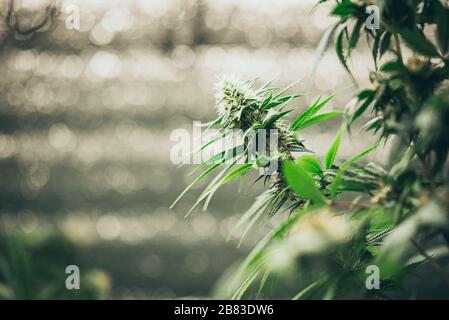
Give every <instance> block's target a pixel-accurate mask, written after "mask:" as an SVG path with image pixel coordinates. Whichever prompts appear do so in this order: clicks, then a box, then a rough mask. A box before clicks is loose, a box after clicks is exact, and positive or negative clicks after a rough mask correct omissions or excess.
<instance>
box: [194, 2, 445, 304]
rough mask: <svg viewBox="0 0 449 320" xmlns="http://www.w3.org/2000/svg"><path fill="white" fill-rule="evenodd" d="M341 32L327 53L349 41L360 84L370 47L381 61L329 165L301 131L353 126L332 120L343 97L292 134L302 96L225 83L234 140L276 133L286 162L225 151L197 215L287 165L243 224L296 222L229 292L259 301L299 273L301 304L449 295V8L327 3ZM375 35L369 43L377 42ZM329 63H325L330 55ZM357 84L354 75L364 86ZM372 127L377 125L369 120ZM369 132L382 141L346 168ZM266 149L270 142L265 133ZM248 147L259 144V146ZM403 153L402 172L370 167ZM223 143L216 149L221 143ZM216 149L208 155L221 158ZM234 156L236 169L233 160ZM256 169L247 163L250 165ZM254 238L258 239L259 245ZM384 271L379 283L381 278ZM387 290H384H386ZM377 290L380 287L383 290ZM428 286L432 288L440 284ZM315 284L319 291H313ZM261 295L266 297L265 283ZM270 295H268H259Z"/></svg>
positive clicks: (350, 110) (315, 110) (222, 96)
mask: <svg viewBox="0 0 449 320" xmlns="http://www.w3.org/2000/svg"><path fill="white" fill-rule="evenodd" d="M319 2H320V3H325V2H326V3H328V5H329V6H332V11H331V15H333V16H335V17H337V18H338V19H337V20H338V21H337V22H336V24H335V25H333V26H332V27H331V28H330V29H329V31H328V32H327V33H326V34H325V36H324V37H323V40H322V43H321V45H320V48H319V50H323V49H324V48H326V47H327V45H328V43H329V42H331V41H332V39H335V41H334V43H335V49H336V54H337V56H338V58H339V60H340V61H341V63H342V65H343V67H344V68H345V69H346V70H347V72H348V74H349V75H352V74H351V68H350V63H348V62H349V61H350V58H351V53H352V52H353V51H354V50H357V47H358V45H359V43H360V42H361V39H363V38H365V39H366V43H367V45H368V46H369V49H370V50H371V54H372V60H373V62H374V63H373V70H372V71H371V72H370V73H369V74H368V75H367V77H368V78H369V80H370V82H371V86H370V87H369V88H366V89H362V90H361V91H360V92H359V93H358V94H357V96H356V98H355V103H349V104H348V106H349V107H347V108H346V110H345V113H344V118H343V121H342V127H341V129H340V130H339V132H338V133H337V135H336V138H335V141H334V142H333V143H332V145H331V148H330V149H329V151H328V153H327V155H326V156H325V158H324V159H323V161H320V159H318V158H317V157H316V156H315V155H314V154H313V152H312V150H309V149H308V148H307V147H306V142H304V141H302V140H300V138H299V137H298V135H299V134H300V131H301V130H302V129H304V128H306V127H309V126H311V125H315V124H318V123H320V122H322V121H326V120H328V119H330V118H334V117H336V116H338V115H339V113H338V112H326V113H321V114H319V111H320V110H321V109H322V108H323V107H324V106H325V105H326V104H327V102H328V101H329V100H330V99H331V97H329V98H326V99H324V100H322V99H318V100H317V101H316V102H315V103H314V104H313V105H312V106H310V107H309V108H307V109H306V111H305V112H304V113H302V114H301V115H300V116H299V117H298V118H296V119H294V120H293V122H292V124H291V125H288V124H287V121H286V117H287V116H288V114H289V112H290V111H291V110H285V109H286V108H287V105H288V104H289V103H291V101H292V100H293V99H296V98H297V97H298V96H297V95H292V96H290V95H287V96H284V95H283V94H284V93H285V92H286V91H285V90H281V91H280V92H277V91H276V90H275V89H273V88H270V87H269V86H268V85H267V86H262V87H261V88H260V89H256V88H255V84H254V83H253V82H244V81H240V80H236V79H230V80H229V79H228V80H223V81H222V82H220V84H219V85H218V86H217V101H216V105H217V111H218V116H219V117H218V118H217V119H216V120H215V121H213V122H212V123H211V127H218V128H219V134H218V135H217V137H216V138H215V139H221V138H223V136H224V135H225V134H226V133H227V132H228V130H231V129H235V128H238V129H240V130H242V131H243V133H244V135H245V133H246V132H248V130H254V129H261V128H263V129H275V130H277V131H278V132H279V135H278V137H279V141H278V146H279V147H278V152H274V153H269V154H268V155H265V156H264V157H263V159H261V157H259V156H258V155H257V154H256V156H255V157H251V156H248V153H247V152H246V151H247V147H248V144H249V142H250V141H248V139H244V140H243V141H244V143H243V148H240V149H239V148H237V149H238V150H240V151H241V152H240V153H238V154H237V155H236V152H234V151H236V150H237V149H228V150H224V151H223V152H220V153H218V154H216V155H215V156H213V157H212V158H211V159H209V160H208V161H205V162H204V163H203V164H202V165H200V168H201V169H203V170H204V172H203V173H202V174H200V176H199V177H198V178H197V179H196V180H195V181H194V183H196V182H198V181H199V180H201V179H203V178H205V177H206V176H208V175H209V174H211V173H213V172H214V171H215V170H217V169H218V168H222V171H221V172H220V173H218V174H217V175H216V177H215V178H214V179H213V180H212V181H211V183H210V184H209V186H208V187H206V189H205V190H204V192H203V193H202V195H201V196H200V198H199V200H198V202H197V204H199V203H200V202H201V201H205V202H206V205H207V203H208V202H209V201H210V198H211V197H212V195H213V194H214V192H215V191H216V190H217V189H218V188H219V187H220V186H222V185H223V184H225V183H228V182H230V181H231V180H233V179H234V178H236V177H240V176H244V175H246V174H247V173H248V172H249V171H250V170H251V169H254V168H259V167H260V166H266V165H267V164H269V163H271V162H273V161H276V163H277V164H278V166H277V169H276V170H275V171H274V172H272V173H271V174H270V175H263V176H261V177H260V179H263V180H264V182H265V183H266V185H267V187H266V191H265V192H264V193H263V194H261V195H260V196H259V197H258V198H257V199H256V200H255V202H254V204H253V206H252V207H251V208H250V209H249V210H248V211H247V212H246V213H243V214H242V217H241V219H240V221H239V223H238V224H237V226H241V225H244V224H246V230H245V233H246V232H248V230H250V228H251V226H252V225H254V223H255V222H256V221H257V219H259V218H260V217H262V215H263V214H264V213H265V214H266V215H267V216H268V217H270V216H273V215H274V214H282V213H284V212H286V213H287V214H285V215H284V217H285V218H284V220H283V222H281V223H280V225H278V226H277V227H275V228H274V229H273V230H272V232H270V233H269V234H268V235H267V236H266V237H265V238H264V239H263V240H262V241H261V242H260V243H259V244H258V245H257V246H256V247H255V248H254V249H253V250H252V252H251V253H250V254H249V256H248V257H247V258H246V259H245V261H244V262H243V263H242V264H241V266H240V267H239V268H238V269H237V270H235V271H234V272H233V273H232V275H231V277H230V278H226V281H223V284H222V285H221V287H220V290H219V293H220V294H222V295H225V296H227V297H232V298H236V299H239V298H242V297H257V293H258V292H262V291H263V288H264V286H265V285H266V283H268V282H269V281H270V280H272V282H273V283H274V282H275V279H277V278H279V277H282V276H285V275H287V274H290V277H291V275H293V276H296V278H295V279H299V281H297V284H298V287H297V288H296V293H295V294H293V295H292V298H295V299H300V298H326V299H333V298H350V297H352V298H382V299H389V298H412V297H416V296H418V297H419V296H421V297H423V296H424V297H446V298H447V297H448V293H449V272H448V269H447V267H446V266H445V265H444V262H445V260H444V258H445V257H447V254H448V253H449V250H448V248H449V182H448V167H447V163H446V162H447V155H448V150H449V139H448V133H449V132H448V128H447V123H448V121H449V66H448V63H449V6H448V3H447V1H439V0H378V1H375V0H366V1H363V0H358V1H352V0H342V1H335V2H333V1H326V0H321V1H319ZM372 5H375V6H376V8H377V9H378V10H379V13H380V25H379V28H378V29H373V28H367V24H366V21H367V19H368V18H370V16H369V13H367V12H370V11H369V10H367V7H368V6H372ZM363 36H364V37H363ZM318 56H319V54H318ZM352 79H354V77H352ZM367 118H368V119H367ZM362 120H363V121H366V123H365V124H364V129H365V130H366V131H368V132H372V133H373V135H374V134H375V136H376V137H377V139H378V143H376V145H374V146H373V147H371V148H369V149H367V150H366V151H364V152H362V153H361V154H359V155H354V157H353V158H352V159H349V160H347V161H345V162H343V163H336V161H335V159H336V155H337V152H338V149H339V145H340V142H341V139H342V136H343V134H344V132H348V133H349V134H351V132H352V131H351V128H352V127H353V126H354V124H355V123H356V122H360V121H362ZM255 136H256V138H257V134H256V135H255ZM248 137H249V135H248V136H246V137H245V138H248ZM210 143H212V142H210ZM387 143H388V144H389V145H390V146H391V152H390V156H389V159H388V165H386V166H385V167H384V168H382V167H381V166H379V165H376V164H373V163H368V164H366V163H365V164H363V163H362V159H363V158H364V157H365V156H367V155H368V154H369V153H370V152H372V151H374V150H376V149H377V148H378V147H379V146H383V145H385V144H387ZM208 144H209V143H208ZM208 144H206V145H205V146H203V147H207V145H208ZM230 158H232V159H233V160H232V161H230V162H229V161H226V160H228V159H230ZM240 160H242V161H241V162H239V161H240ZM245 233H244V234H245ZM426 265H428V266H429V267H430V268H432V269H433V271H434V272H432V276H437V277H438V279H437V280H435V277H429V279H430V280H428V281H432V283H431V284H429V283H426V288H427V289H426V290H427V291H426V292H425V293H422V292H420V291H419V289H420V288H423V287H424V281H423V280H422V279H421V282H419V281H418V282H416V280H414V282H413V283H414V284H413V285H411V284H410V283H411V282H410V281H409V279H410V276H411V275H412V274H414V273H416V272H419V271H420V270H429V269H428V267H427V266H426ZM376 270H377V273H378V274H377V275H378V277H379V279H378V281H376V280H373V281H371V280H370V279H367V277H368V275H367V273H370V272H374V271H376ZM373 279H374V278H373ZM370 281H371V282H370ZM428 281H427V282H428ZM306 282H308V283H306ZM257 284H258V285H257ZM257 289H258V290H257Z"/></svg>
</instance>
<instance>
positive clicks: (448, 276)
mask: <svg viewBox="0 0 449 320" xmlns="http://www.w3.org/2000/svg"><path fill="white" fill-rule="evenodd" d="M411 242H412V244H413V245H414V246H415V248H416V249H417V250H418V252H419V253H420V254H421V255H423V256H424V257H425V258H426V259H428V260H429V262H430V265H431V266H432V268H433V269H434V270H435V271H436V272H437V273H439V274H440V275H441V277H442V278H443V279H444V281H445V282H446V284H447V285H448V286H449V274H448V273H447V272H446V270H444V268H443V267H442V266H441V265H440V264H439V263H438V262H437V261H436V260H435V259H433V258H432V257H431V256H429V255H428V254H427V252H426V250H424V248H423V247H422V246H421V245H420V244H419V243H418V242H417V241H416V240H413V239H412V240H411Z"/></svg>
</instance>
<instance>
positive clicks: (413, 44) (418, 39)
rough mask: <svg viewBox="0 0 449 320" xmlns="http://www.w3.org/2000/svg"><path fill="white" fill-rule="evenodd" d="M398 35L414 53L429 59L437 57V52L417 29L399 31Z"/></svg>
mask: <svg viewBox="0 0 449 320" xmlns="http://www.w3.org/2000/svg"><path fill="white" fill-rule="evenodd" d="M399 34H400V35H401V37H402V39H403V40H404V41H405V43H406V44H407V45H408V46H409V47H410V48H411V49H412V50H415V51H416V52H418V53H420V54H422V55H425V56H430V57H438V56H439V54H438V50H437V49H436V48H435V46H434V45H433V43H432V42H430V40H429V39H427V38H426V36H425V35H424V34H423V33H422V32H421V31H419V30H418V29H416V28H415V29H413V30H409V29H401V30H399Z"/></svg>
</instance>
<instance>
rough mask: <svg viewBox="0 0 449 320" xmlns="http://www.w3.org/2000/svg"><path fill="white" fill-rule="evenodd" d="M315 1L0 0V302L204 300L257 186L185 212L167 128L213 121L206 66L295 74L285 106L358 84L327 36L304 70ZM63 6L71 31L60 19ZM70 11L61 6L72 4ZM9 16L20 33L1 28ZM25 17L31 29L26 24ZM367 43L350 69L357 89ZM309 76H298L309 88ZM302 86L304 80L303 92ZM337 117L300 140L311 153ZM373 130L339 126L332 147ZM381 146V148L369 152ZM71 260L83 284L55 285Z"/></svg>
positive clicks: (315, 20) (217, 71)
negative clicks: (291, 99)
mask: <svg viewBox="0 0 449 320" xmlns="http://www.w3.org/2000/svg"><path fill="white" fill-rule="evenodd" d="M317 2H318V1H315V0H282V1H278V0H263V1H261V0H238V1H237V0H235V1H234V0H213V1H202V0H79V1H59V3H58V7H57V9H56V10H58V13H57V14H55V15H54V17H53V18H52V19H48V21H46V20H44V19H46V14H48V12H49V11H46V8H47V7H48V6H49V4H52V3H54V1H49V0H22V1H19V0H16V1H15V6H14V14H13V16H11V14H9V15H8V10H9V9H10V8H11V7H10V4H11V0H0V3H1V7H0V10H1V19H2V22H1V25H0V74H1V76H0V238H1V242H0V256H1V258H0V283H1V284H0V298H17V297H22V298H23V297H24V298H117V299H127V298H134V299H140V298H182V297H210V296H211V294H212V292H213V288H214V285H215V284H216V282H217V281H218V280H219V278H220V276H221V275H222V274H223V273H224V272H225V270H226V269H227V268H228V267H229V266H231V265H232V264H234V263H235V262H237V261H238V260H239V259H240V258H242V257H244V256H245V254H246V253H247V252H248V250H250V249H251V247H252V246H253V245H254V244H255V243H256V242H257V241H258V240H259V239H260V238H261V237H262V236H263V234H264V233H265V232H266V230H267V228H268V227H269V226H270V224H274V223H276V219H275V220H273V221H265V222H264V223H263V224H261V225H260V226H258V227H256V228H255V229H254V230H255V232H253V233H252V234H251V235H250V236H249V237H248V238H247V240H246V241H245V242H244V244H243V246H242V247H240V248H237V242H238V235H236V236H235V237H234V238H231V240H230V241H228V242H227V241H226V238H227V236H228V233H229V231H230V230H231V228H232V227H233V225H234V223H235V222H236V220H237V219H238V217H239V216H240V215H241V214H242V213H243V212H244V211H245V209H247V208H248V207H249V205H250V204H251V202H252V201H253V199H254V197H255V195H257V194H258V193H260V190H261V189H260V188H258V187H256V188H253V189H249V185H250V183H248V185H247V186H246V187H245V188H243V191H242V192H241V193H239V194H237V188H238V186H237V185H231V186H229V187H225V188H223V190H222V191H221V192H217V194H216V197H215V198H214V200H213V201H212V204H211V206H210V208H209V210H208V211H207V212H202V211H200V210H197V211H195V212H194V213H193V214H192V215H191V216H189V217H188V218H184V215H185V213H186V212H187V211H188V210H189V208H190V207H191V205H192V204H193V203H194V201H195V200H196V196H198V194H199V192H200V190H199V188H201V186H202V185H201V184H199V185H198V186H197V187H196V188H195V189H194V190H192V191H191V192H189V193H188V195H187V196H186V197H185V198H184V199H183V200H182V201H181V202H180V203H179V204H178V205H177V206H176V207H175V208H174V209H173V210H170V209H169V208H168V207H169V206H170V204H171V203H172V202H173V200H174V199H175V198H176V197H177V195H178V194H179V193H180V192H181V191H182V190H183V189H184V188H185V187H186V186H187V185H188V184H189V183H190V182H191V181H192V180H193V178H194V176H187V175H186V173H187V172H188V171H190V170H192V169H193V168H194V166H185V167H182V168H177V166H176V165H174V164H172V163H171V162H170V148H171V147H172V146H173V145H174V142H172V141H170V133H171V132H172V131H173V130H174V129H178V128H185V129H187V130H189V131H191V130H192V121H202V122H207V121H210V120H212V119H214V118H215V109H214V95H213V94H214V92H213V85H214V83H215V82H216V80H217V75H221V74H236V75H238V76H240V77H241V78H243V79H256V78H257V79H258V81H259V82H260V84H262V83H264V82H266V81H268V80H273V84H274V85H276V86H279V87H282V86H285V85H288V84H289V83H291V82H294V81H296V80H299V79H303V81H302V82H300V83H299V84H298V85H296V86H295V87H294V91H296V92H300V93H310V94H309V96H307V97H306V98H301V99H299V100H297V101H296V102H295V103H294V104H293V106H295V114H298V113H300V112H301V111H303V110H304V109H305V108H306V107H307V103H308V101H310V100H313V98H314V97H316V96H317V95H319V94H321V95H328V94H331V93H334V92H337V97H336V99H334V100H333V102H332V103H331V108H335V109H340V110H342V109H343V108H344V107H345V105H346V104H347V103H348V102H349V101H350V100H351V98H352V94H353V93H354V92H355V90H356V88H355V87H354V86H352V85H351V81H350V78H349V77H348V76H347V75H346V74H345V71H344V69H343V68H342V67H341V66H340V64H339V62H338V60H337V57H336V55H335V54H334V52H333V48H330V50H329V52H326V53H325V54H324V56H323V59H322V62H321V63H320V65H319V67H318V69H317V72H316V75H315V77H314V78H313V79H312V81H311V82H309V75H310V72H311V70H312V66H313V64H314V60H315V55H314V52H315V48H316V47H317V45H318V43H319V41H320V38H321V36H322V35H323V33H324V32H325V30H326V29H327V28H328V27H329V26H330V25H331V24H332V22H333V20H332V19H331V18H329V17H328V16H327V15H328V10H327V9H326V8H325V7H322V8H321V7H320V8H316V9H314V6H315V5H316V3H317ZM71 4H73V5H75V6H76V8H78V9H79V13H80V28H79V30H76V29H73V30H71V29H70V28H67V26H66V21H65V20H66V19H67V17H68V16H69V15H70V13H71V12H72V11H71V12H68V11H67V12H66V9H67V8H68V7H69V6H70V5H71ZM72 8H73V7H72ZM12 23H14V26H15V27H16V29H14V28H12ZM34 26H39V28H37V29H36V30H33V32H26V31H27V30H32V28H33V27H34ZM368 55H369V53H368V51H366V53H363V52H362V53H360V51H359V52H358V53H355V54H354V58H353V61H352V62H351V67H352V70H353V73H354V74H355V75H358V76H359V77H360V82H359V84H360V85H361V86H364V85H366V83H363V81H362V80H361V79H366V78H367V77H366V74H367V72H368V70H369V68H370V65H369V64H368V60H369V59H368ZM309 84H310V85H309ZM309 89H310V90H309ZM338 126H339V122H338V120H337V121H335V122H330V123H326V124H325V125H323V126H322V127H318V128H311V129H308V130H307V131H305V133H304V136H302V137H301V138H303V139H305V140H306V146H307V147H308V148H309V149H312V150H316V151H317V154H318V156H323V155H324V153H325V151H326V150H327V148H328V147H329V145H330V144H331V142H332V138H333V137H334V135H335V133H336V131H337V128H338ZM372 141H373V139H372V138H370V137H369V136H366V137H363V136H360V134H358V135H357V143H355V142H354V141H351V140H350V138H346V139H345V141H344V143H343V148H342V152H341V154H340V156H341V157H342V158H345V157H349V156H352V155H355V154H356V153H357V152H359V151H362V150H363V149H364V148H366V147H368V146H369V145H370V143H371V142H372ZM374 156H375V157H379V156H381V155H379V154H377V155H374ZM71 264H74V265H77V266H79V267H80V271H81V277H82V281H81V290H80V291H68V290H66V289H65V287H64V283H65V282H64V281H65V277H66V276H67V275H66V274H65V273H64V272H65V267H66V266H67V265H71Z"/></svg>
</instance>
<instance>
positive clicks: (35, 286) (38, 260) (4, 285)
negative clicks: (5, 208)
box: [0, 233, 111, 299]
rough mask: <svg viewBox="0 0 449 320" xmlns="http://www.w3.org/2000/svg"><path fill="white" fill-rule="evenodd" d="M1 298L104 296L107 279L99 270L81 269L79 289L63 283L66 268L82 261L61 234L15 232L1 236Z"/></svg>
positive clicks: (105, 294) (73, 246)
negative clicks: (69, 288) (71, 288)
mask: <svg viewBox="0 0 449 320" xmlns="http://www.w3.org/2000/svg"><path fill="white" fill-rule="evenodd" d="M0 252H1V254H0V299H106V298H107V297H108V296H109V290H110V286H111V284H110V279H109V277H108V275H107V274H105V273H104V272H103V271H100V270H86V268H85V266H84V265H78V267H79V268H80V289H79V290H68V289H67V288H66V286H65V283H66V278H67V277H68V276H69V274H66V273H65V271H66V267H67V266H69V265H71V264H73V262H74V261H75V262H76V263H79V262H80V261H82V260H81V259H80V257H79V252H77V249H76V247H75V245H74V244H73V243H72V242H71V241H69V240H68V239H67V238H66V237H64V236H63V235H62V234H58V233H51V234H49V235H31V236H30V235H28V234H25V233H15V234H13V235H3V236H2V238H1V239H0Z"/></svg>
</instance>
